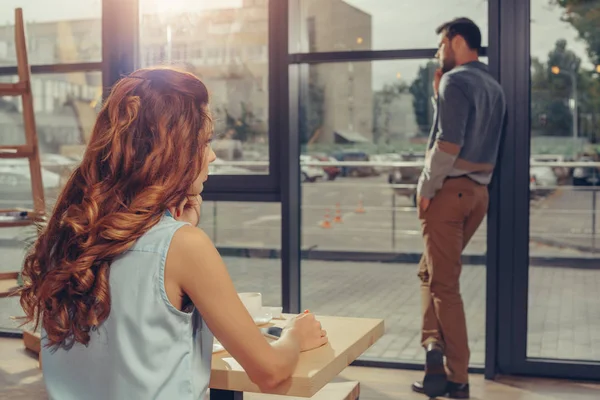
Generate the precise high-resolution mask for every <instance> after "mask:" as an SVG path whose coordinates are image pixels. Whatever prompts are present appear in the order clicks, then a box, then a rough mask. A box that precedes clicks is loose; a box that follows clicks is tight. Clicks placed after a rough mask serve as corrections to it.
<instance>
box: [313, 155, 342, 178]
mask: <svg viewBox="0 0 600 400" xmlns="http://www.w3.org/2000/svg"><path fill="white" fill-rule="evenodd" d="M312 158H313V159H314V160H316V161H323V162H332V163H334V162H337V160H336V159H335V158H333V157H330V156H328V155H326V154H313V155H312ZM321 168H323V171H325V174H326V175H327V179H328V180H330V181H332V180H334V179H335V178H337V176H338V175H340V174H341V173H342V169H341V168H340V167H338V166H334V165H328V166H323V167H321Z"/></svg>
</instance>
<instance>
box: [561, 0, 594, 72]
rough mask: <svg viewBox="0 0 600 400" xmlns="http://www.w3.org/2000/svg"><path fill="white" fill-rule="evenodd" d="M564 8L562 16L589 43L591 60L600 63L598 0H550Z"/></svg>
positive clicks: (588, 49) (588, 50) (588, 48)
mask: <svg viewBox="0 0 600 400" xmlns="http://www.w3.org/2000/svg"><path fill="white" fill-rule="evenodd" d="M549 2H550V4H553V5H558V6H559V7H562V8H563V9H564V13H563V15H562V17H561V19H562V20H563V21H566V22H568V23H570V24H571V25H572V26H573V27H574V28H575V29H576V30H577V33H578V34H579V37H580V38H581V39H582V40H584V41H585V42H586V43H587V52H588V56H589V57H590V61H591V62H592V63H594V64H596V65H597V64H600V6H599V4H598V1H596V0H549Z"/></svg>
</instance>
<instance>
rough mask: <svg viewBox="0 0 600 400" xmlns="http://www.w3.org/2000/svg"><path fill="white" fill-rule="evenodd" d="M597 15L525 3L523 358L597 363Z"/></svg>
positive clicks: (593, 4)
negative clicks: (527, 162) (527, 100)
mask: <svg viewBox="0 0 600 400" xmlns="http://www.w3.org/2000/svg"><path fill="white" fill-rule="evenodd" d="M598 15H600V1H587V2H575V1H553V2H548V1H547V0H531V16H532V22H531V56H532V60H531V162H532V167H531V170H530V177H531V180H530V182H531V183H530V189H531V190H530V193H531V206H530V231H529V235H530V245H529V253H530V262H529V265H530V268H529V312H528V318H529V321H528V323H529V325H528V338H527V339H528V340H527V356H528V357H534V358H550V359H557V358H558V359H570V360H595V361H600V349H598V346H597V344H598V343H600V336H599V335H598V332H599V329H598V328H599V326H598V321H600V298H599V297H598V295H597V293H598V290H599V289H600V271H599V270H598V269H597V266H598V261H599V258H598V247H599V246H598V244H599V242H598V241H597V239H596V231H597V226H598V221H599V219H598V214H599V213H598V211H599V210H600V209H599V206H598V201H597V197H598V192H597V190H598V184H599V181H598V178H599V177H600V174H599V169H598V167H600V163H599V162H598V161H600V158H599V153H598V150H599V147H598V138H599V136H598V134H599V132H600V130H599V128H600V125H599V123H598V121H599V118H600V114H599V110H600V108H599V107H598V105H599V104H600V78H599V76H598V72H600V69H599V68H598V67H597V65H598V64H600V58H599V57H600V52H599V49H598V40H597V37H598V30H597V26H598V23H599V20H598ZM574 116H576V117H574ZM567 161H574V162H577V163H578V164H576V165H565V162H567ZM586 266H591V267H592V268H585V267H586Z"/></svg>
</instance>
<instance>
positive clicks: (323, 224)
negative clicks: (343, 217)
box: [321, 208, 331, 229]
mask: <svg viewBox="0 0 600 400" xmlns="http://www.w3.org/2000/svg"><path fill="white" fill-rule="evenodd" d="M329 218H330V217H329V208H328V209H327V210H325V219H324V220H323V221H321V228H324V229H329V228H331V221H330V220H329Z"/></svg>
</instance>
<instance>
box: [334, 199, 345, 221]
mask: <svg viewBox="0 0 600 400" xmlns="http://www.w3.org/2000/svg"><path fill="white" fill-rule="evenodd" d="M333 222H335V223H337V224H341V223H342V222H343V221H342V210H341V209H340V203H335V218H334V219H333Z"/></svg>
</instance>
